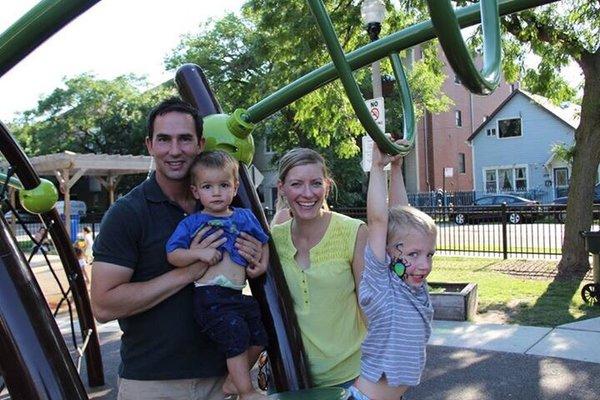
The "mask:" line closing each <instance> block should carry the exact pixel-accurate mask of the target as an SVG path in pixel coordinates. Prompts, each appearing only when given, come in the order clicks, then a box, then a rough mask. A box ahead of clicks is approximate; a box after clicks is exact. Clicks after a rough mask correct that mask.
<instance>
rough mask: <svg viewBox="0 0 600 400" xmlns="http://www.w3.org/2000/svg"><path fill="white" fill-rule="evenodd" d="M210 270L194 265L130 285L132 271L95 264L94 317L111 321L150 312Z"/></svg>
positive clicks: (93, 288) (92, 294) (112, 265)
mask: <svg viewBox="0 0 600 400" xmlns="http://www.w3.org/2000/svg"><path fill="white" fill-rule="evenodd" d="M207 268H208V267H207V266H206V265H205V264H202V263H195V264H193V265H190V266H189V267H186V268H177V269H174V270H172V271H169V272H167V273H165V274H163V275H161V276H158V277H156V278H154V279H151V280H149V281H146V282H130V280H131V276H132V275H133V269H131V268H126V267H123V266H120V265H116V264H111V263H107V262H94V267H93V268H92V289H91V297H92V307H93V310H94V316H95V317H96V319H97V320H98V321H99V322H108V321H111V320H113V319H117V318H123V317H128V316H131V315H135V314H139V313H141V312H143V311H146V310H149V309H150V308H152V307H154V306H155V305H157V304H158V303H160V302H161V301H163V300H165V299H167V298H168V297H170V296H172V295H173V294H175V293H177V292H178V291H179V290H181V289H182V288H183V287H185V286H186V285H188V284H189V283H191V282H193V281H194V280H196V279H199V278H200V277H201V276H202V275H203V274H204V272H205V271H206V269H207Z"/></svg>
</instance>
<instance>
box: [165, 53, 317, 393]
mask: <svg viewBox="0 0 600 400" xmlns="http://www.w3.org/2000/svg"><path fill="white" fill-rule="evenodd" d="M175 81H176V83H177V86H178V88H179V93H180V94H181V96H182V97H183V98H184V99H185V100H186V101H188V102H189V103H191V104H192V105H194V106H195V107H197V108H198V110H199V111H200V114H201V115H202V116H203V117H205V116H207V115H212V114H220V113H221V112H222V111H221V108H220V106H219V104H218V102H217V101H216V99H215V98H214V96H213V95H212V91H211V90H210V86H209V84H208V80H207V79H206V77H205V76H204V74H203V72H202V69H201V68H200V67H199V66H197V65H193V64H186V65H184V66H182V67H180V68H179V70H178V71H177V74H176V77H175ZM236 202H237V203H238V206H241V207H245V208H249V209H251V210H252V212H253V213H254V214H255V215H256V216H257V217H258V219H259V221H260V222H261V224H262V226H263V228H265V230H267V231H268V230H269V227H268V223H267V219H266V218H265V214H264V210H263V208H262V206H261V204H260V200H259V198H258V195H257V193H256V190H255V189H254V186H253V184H252V181H251V180H250V178H249V176H248V169H247V168H246V166H245V165H243V164H242V165H241V168H240V187H239V189H238V195H237V199H236ZM269 253H270V260H269V269H268V271H267V273H266V274H265V276H264V277H261V278H258V279H252V280H250V288H251V289H252V295H253V296H254V297H255V298H256V300H257V301H258V303H259V304H260V307H261V312H262V317H263V323H264V324H265V328H266V329H267V332H268V334H269V348H268V353H269V362H270V364H271V369H272V372H273V378H274V385H275V388H276V389H277V390H278V391H287V390H299V389H306V388H310V387H311V386H312V385H311V381H310V375H309V373H308V364H307V362H306V356H305V354H304V346H303V344H302V337H301V335H300V329H299V327H298V322H297V319H296V314H295V313H294V308H293V302H292V298H291V295H290V292H289V289H288V287H287V284H286V283H285V277H284V276H283V270H282V268H281V263H280V261H279V257H278V256H277V252H276V250H275V246H274V244H273V241H272V240H271V241H269Z"/></svg>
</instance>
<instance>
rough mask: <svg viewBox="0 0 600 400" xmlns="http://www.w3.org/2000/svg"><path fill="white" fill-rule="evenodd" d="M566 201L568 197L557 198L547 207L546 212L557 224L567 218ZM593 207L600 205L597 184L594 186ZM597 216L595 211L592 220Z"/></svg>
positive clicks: (598, 185) (599, 186) (598, 184)
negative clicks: (548, 212) (550, 213)
mask: <svg viewBox="0 0 600 400" xmlns="http://www.w3.org/2000/svg"><path fill="white" fill-rule="evenodd" d="M568 200H569V196H562V197H557V198H556V199H554V201H553V202H552V204H550V205H549V207H548V211H551V212H553V213H554V219H556V220H557V221H558V222H565V220H566V218H567V201H568ZM594 205H600V183H597V184H596V186H594ZM598 216H600V213H599V212H598V211H597V210H595V212H594V218H597V217H598Z"/></svg>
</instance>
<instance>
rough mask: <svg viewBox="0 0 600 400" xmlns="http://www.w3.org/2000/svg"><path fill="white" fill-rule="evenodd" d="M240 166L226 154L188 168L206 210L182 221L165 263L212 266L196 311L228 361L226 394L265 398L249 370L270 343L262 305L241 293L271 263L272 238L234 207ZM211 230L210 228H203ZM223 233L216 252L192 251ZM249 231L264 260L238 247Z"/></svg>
mask: <svg viewBox="0 0 600 400" xmlns="http://www.w3.org/2000/svg"><path fill="white" fill-rule="evenodd" d="M238 168H239V167H238V163H237V161H236V160H235V159H234V158H233V157H231V156H230V155H229V154H227V153H225V152H222V151H212V152H205V153H201V154H200V155H199V156H198V157H197V158H196V160H195V161H194V163H193V164H192V166H191V168H190V174H191V190H192V193H193V195H194V197H195V198H196V199H197V200H199V201H200V203H202V205H203V206H204V209H203V210H202V211H200V212H198V213H195V214H192V215H189V216H187V217H186V218H184V219H183V220H182V221H181V222H180V223H179V225H178V226H177V228H176V229H175V232H173V234H172V236H171V238H170V239H169V241H168V242H167V246H166V250H167V259H168V261H169V263H171V264H172V265H174V266H176V267H185V266H188V265H190V264H192V263H194V262H198V261H201V262H204V263H206V264H207V265H208V266H209V268H208V269H207V270H206V272H205V274H204V275H203V276H202V278H200V279H199V280H197V281H196V282H194V286H195V288H194V313H195V317H196V320H197V321H198V323H199V325H200V326H201V329H202V331H203V332H205V333H206V334H207V336H208V337H209V338H210V339H211V340H213V341H214V342H215V343H216V344H217V346H219V348H220V349H221V350H222V351H223V353H224V354H225V356H226V357H227V369H228V371H229V376H228V378H227V380H226V381H225V384H224V385H223V392H224V393H225V394H234V393H237V394H239V396H240V398H241V399H252V398H262V397H264V396H262V395H261V394H259V393H257V392H256V391H254V389H253V387H252V383H251V380H250V373H249V367H251V366H252V365H254V363H255V361H256V359H257V358H258V356H259V354H260V352H261V351H262V349H263V348H264V347H265V346H266V345H267V334H266V331H265V329H264V327H263V325H262V322H261V316H260V310H259V307H258V303H257V302H256V300H254V298H252V297H251V296H246V295H243V294H242V289H243V288H244V286H245V284H246V276H249V277H251V278H254V277H257V276H259V275H261V274H263V273H264V272H265V271H266V269H267V262H268V259H269V255H268V247H267V245H266V243H267V241H268V240H269V238H268V236H267V234H266V233H265V232H264V231H263V229H262V227H261V225H260V223H259V222H258V220H257V219H256V217H255V216H254V215H253V214H252V212H251V211H249V210H247V209H242V208H231V207H230V205H231V202H232V200H233V198H234V196H235V195H236V193H237V189H238V186H239V179H238ZM205 227H210V229H208V230H207V229H204V228H205ZM201 230H202V233H204V235H203V237H206V236H207V235H210V234H212V233H213V232H215V231H217V230H222V231H223V235H224V238H225V239H226V241H225V243H223V244H222V245H221V246H219V247H217V248H212V247H208V248H202V249H198V248H195V247H194V244H195V243H198V241H199V240H201V238H198V237H197V236H201V235H200V234H199V231H201ZM240 232H246V233H248V234H249V235H251V236H253V237H255V238H256V239H258V240H259V241H260V242H261V243H263V247H262V255H261V257H260V262H258V263H257V264H256V265H249V263H248V262H247V261H246V259H244V258H243V257H242V256H241V255H240V254H239V252H238V250H237V249H236V248H235V239H236V238H237V237H238V235H239V234H240Z"/></svg>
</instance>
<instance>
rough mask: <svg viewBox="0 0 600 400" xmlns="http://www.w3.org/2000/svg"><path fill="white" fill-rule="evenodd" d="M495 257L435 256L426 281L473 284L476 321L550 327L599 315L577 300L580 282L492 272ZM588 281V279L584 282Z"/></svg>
mask: <svg viewBox="0 0 600 400" xmlns="http://www.w3.org/2000/svg"><path fill="white" fill-rule="evenodd" d="M499 262H500V260H498V259H484V258H464V257H462V258H461V257H442V256H435V257H434V262H433V271H432V272H431V274H430V276H429V278H428V280H429V281H430V282H474V283H477V292H478V299H479V307H478V317H477V320H478V321H480V320H482V321H490V322H494V319H491V320H490V319H489V318H486V317H489V316H495V317H496V319H497V321H496V322H507V323H514V324H520V325H532V326H550V327H554V326H557V325H561V324H566V323H568V322H573V321H577V320H579V319H586V318H593V317H600V306H589V305H587V304H585V303H584V302H583V300H582V299H581V287H582V286H583V285H584V283H581V282H580V281H575V280H573V281H559V280H556V281H555V280H540V279H525V278H523V277H514V276H510V275H508V274H504V273H502V272H498V271H494V270H493V268H494V264H498V263H499ZM586 283H589V282H586Z"/></svg>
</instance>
